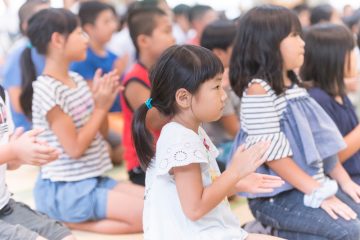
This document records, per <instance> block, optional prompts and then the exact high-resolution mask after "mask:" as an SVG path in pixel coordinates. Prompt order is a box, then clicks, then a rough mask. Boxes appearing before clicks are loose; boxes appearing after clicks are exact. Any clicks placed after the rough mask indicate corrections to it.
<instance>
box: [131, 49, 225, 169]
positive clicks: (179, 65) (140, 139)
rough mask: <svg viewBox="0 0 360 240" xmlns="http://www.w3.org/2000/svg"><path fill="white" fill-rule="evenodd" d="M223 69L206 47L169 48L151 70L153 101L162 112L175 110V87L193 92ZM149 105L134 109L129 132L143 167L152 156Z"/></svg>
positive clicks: (164, 113)
mask: <svg viewBox="0 0 360 240" xmlns="http://www.w3.org/2000/svg"><path fill="white" fill-rule="evenodd" d="M222 72H224V68H223V65H222V63H221V61H220V60H219V59H218V58H217V57H216V56H215V55H214V54H213V53H212V52H211V51H210V50H208V49H206V48H203V47H198V46H192V45H182V46H172V47H170V48H168V49H167V50H166V51H165V52H164V53H163V54H162V55H161V57H160V59H159V61H158V62H157V63H156V64H155V65H154V67H153V68H152V69H151V72H150V76H149V77H150V80H151V83H152V88H151V93H150V97H151V98H152V105H153V107H155V108H156V109H157V110H158V111H159V112H160V113H161V114H162V115H164V116H173V115H174V114H176V113H177V107H176V102H175V94H176V91H177V90H178V89H180V88H185V89H186V90H187V91H189V92H190V93H191V94H195V93H196V92H197V91H198V90H199V87H200V85H201V84H202V83H204V82H206V81H208V80H209V79H211V78H213V77H215V76H216V75H217V74H219V73H222ZM147 112H148V108H147V106H146V105H145V104H143V105H141V106H140V107H139V108H138V109H137V110H136V112H135V114H134V117H133V122H132V134H133V140H134V145H135V149H136V153H137V155H138V157H139V159H140V163H141V166H142V168H143V169H144V170H146V168H147V167H148V166H149V164H150V161H151V159H152V158H153V156H154V144H153V137H152V134H151V132H150V131H149V130H148V129H147V128H146V126H145V119H146V114H147Z"/></svg>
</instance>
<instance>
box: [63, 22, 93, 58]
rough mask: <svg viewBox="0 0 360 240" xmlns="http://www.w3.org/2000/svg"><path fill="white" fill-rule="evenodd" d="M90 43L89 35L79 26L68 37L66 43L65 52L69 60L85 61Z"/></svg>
mask: <svg viewBox="0 0 360 240" xmlns="http://www.w3.org/2000/svg"><path fill="white" fill-rule="evenodd" d="M88 43H89V37H88V36H87V34H86V33H85V32H84V31H83V30H82V28H81V27H77V28H76V29H75V30H74V31H73V32H72V33H71V34H70V35H69V36H68V37H67V39H66V42H65V45H64V51H63V52H64V54H65V57H66V59H68V60H69V61H83V60H85V58H86V50H87V47H88Z"/></svg>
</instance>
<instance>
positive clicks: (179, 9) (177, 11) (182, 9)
mask: <svg viewBox="0 0 360 240" xmlns="http://www.w3.org/2000/svg"><path fill="white" fill-rule="evenodd" d="M190 10H191V7H190V6H189V5H186V4H183V3H182V4H179V5H176V6H175V7H174V8H173V13H174V15H175V16H179V15H184V16H186V17H187V18H188V19H189V14H190Z"/></svg>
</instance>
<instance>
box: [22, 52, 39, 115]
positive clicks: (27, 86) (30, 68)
mask: <svg viewBox="0 0 360 240" xmlns="http://www.w3.org/2000/svg"><path fill="white" fill-rule="evenodd" d="M20 67H21V88H22V91H21V95H20V106H21V108H22V110H23V112H24V114H25V115H26V117H28V118H29V119H30V120H31V115H32V110H31V106H32V97H33V87H32V83H33V81H35V79H36V70H35V66H34V63H33V61H32V59H31V48H28V47H27V48H25V50H24V51H23V53H22V55H21V59H20Z"/></svg>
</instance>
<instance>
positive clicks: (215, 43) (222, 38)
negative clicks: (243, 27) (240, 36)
mask: <svg viewBox="0 0 360 240" xmlns="http://www.w3.org/2000/svg"><path fill="white" fill-rule="evenodd" d="M235 35H236V24H235V23H234V22H233V21H230V20H216V21H215V22H212V23H210V24H209V25H208V26H207V27H206V28H205V29H204V32H203V33H202V35H201V39H200V45H201V46H202V47H205V48H207V49H210V50H213V49H214V48H219V49H222V50H226V49H228V48H229V47H230V46H231V45H232V44H233V43H234V39H235Z"/></svg>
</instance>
